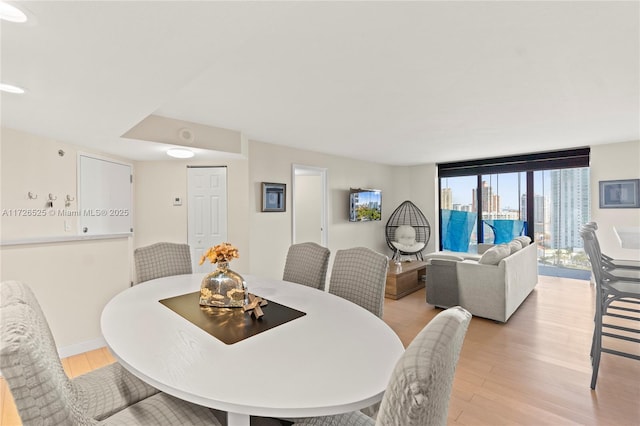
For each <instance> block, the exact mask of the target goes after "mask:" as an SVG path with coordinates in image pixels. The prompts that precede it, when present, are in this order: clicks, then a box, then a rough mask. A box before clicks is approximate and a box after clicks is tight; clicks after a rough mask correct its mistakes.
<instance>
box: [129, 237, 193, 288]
mask: <svg viewBox="0 0 640 426" xmlns="http://www.w3.org/2000/svg"><path fill="white" fill-rule="evenodd" d="M133 258H134V261H135V265H136V284H138V283H141V282H144V281H149V280H153V279H155V278H162V277H169V276H172V275H181V274H191V273H192V272H193V268H192V266H191V249H190V248H189V245H188V244H178V243H167V242H161V243H155V244H151V245H149V246H146V247H138V248H137V249H135V250H134V251H133Z"/></svg>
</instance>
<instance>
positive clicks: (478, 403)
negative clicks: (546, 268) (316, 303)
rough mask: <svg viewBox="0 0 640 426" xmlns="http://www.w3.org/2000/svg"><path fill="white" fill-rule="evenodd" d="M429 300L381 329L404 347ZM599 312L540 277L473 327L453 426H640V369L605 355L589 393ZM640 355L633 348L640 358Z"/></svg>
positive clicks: (413, 299) (91, 357)
mask: <svg viewBox="0 0 640 426" xmlns="http://www.w3.org/2000/svg"><path fill="white" fill-rule="evenodd" d="M424 300H425V294H424V290H420V291H418V292H415V293H413V294H411V295H409V296H406V297H404V298H402V299H399V300H390V299H386V300H385V315H384V320H385V321H386V322H387V323H388V324H389V325H390V326H391V327H392V328H393V329H394V330H395V331H396V333H398V335H399V336H400V339H401V340H402V342H403V343H404V344H405V346H406V345H408V344H409V343H410V342H411V340H412V339H413V337H414V336H415V335H416V334H417V333H418V332H419V331H420V330H421V329H422V327H424V325H425V324H426V323H427V322H429V320H430V319H431V318H433V317H434V316H435V315H436V314H437V313H438V312H440V309H437V308H434V307H433V306H431V305H428V304H426V303H425V301H424ZM593 304H594V303H593V287H592V286H591V285H590V284H589V282H587V281H580V280H571V279H562V278H553V277H545V276H540V279H539V283H538V285H537V287H536V289H535V290H534V291H533V293H532V294H531V295H530V296H529V297H528V298H527V300H526V301H525V302H524V304H523V305H522V306H521V307H520V308H519V309H518V310H517V311H516V313H515V314H514V315H513V316H512V317H511V318H510V319H509V322H508V323H507V324H498V323H495V322H493V321H490V320H485V319H482V318H473V319H472V321H471V325H470V326H469V330H468V332H467V336H466V338H465V342H464V346H463V348H462V353H461V355H460V361H459V364H458V368H457V371H456V378H455V381H454V385H453V392H452V397H451V403H450V407H449V424H450V425H536V426H537V425H573V424H579V425H612V426H613V425H615V426H622V425H629V426H631V425H635V426H637V425H640V362H638V361H635V360H631V359H627V358H621V357H617V356H614V355H609V354H603V355H602V361H601V364H600V373H599V377H598V385H597V388H596V390H595V391H592V390H591V389H590V388H589V384H590V379H591V363H590V359H589V349H590V345H591V333H592V329H593ZM626 345H627V348H629V346H628V345H633V344H626ZM638 346H640V345H637V344H636V345H635V346H631V349H632V350H634V351H636V352H637V353H638V354H640V347H638ZM110 362H114V359H113V357H112V356H111V355H110V354H109V352H108V351H107V349H104V348H103V349H98V350H96V351H92V352H87V353H84V354H80V355H76V356H73V357H70V358H65V359H64V360H63V365H64V368H65V370H66V371H67V374H69V376H71V377H75V376H77V375H80V374H83V373H85V372H87V371H90V370H92V369H95V368H99V367H101V366H103V365H105V364H108V363H110ZM0 384H1V386H0V396H1V398H2V401H1V404H0V406H1V409H2V415H1V416H0V420H1V424H2V425H7V426H8V425H19V424H20V420H19V417H18V416H17V414H16V411H15V406H14V405H13V400H12V398H11V394H10V393H9V391H8V389H7V387H6V385H5V383H4V381H2V383H0ZM399 426H400V425H399Z"/></svg>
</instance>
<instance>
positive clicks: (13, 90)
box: [0, 83, 24, 94]
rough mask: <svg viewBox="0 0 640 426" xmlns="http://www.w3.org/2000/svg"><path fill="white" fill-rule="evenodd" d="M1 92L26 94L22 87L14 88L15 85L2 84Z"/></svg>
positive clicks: (0, 86) (0, 84) (0, 85)
mask: <svg viewBox="0 0 640 426" xmlns="http://www.w3.org/2000/svg"><path fill="white" fill-rule="evenodd" d="M0 91H2V92H7V93H18V94H22V93H24V89H23V88H22V87H18V86H14V85H13V84H6V83H0Z"/></svg>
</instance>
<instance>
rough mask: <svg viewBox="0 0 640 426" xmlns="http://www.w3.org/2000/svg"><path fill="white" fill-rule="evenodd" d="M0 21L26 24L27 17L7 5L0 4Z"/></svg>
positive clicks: (15, 8)
mask: <svg viewBox="0 0 640 426" xmlns="http://www.w3.org/2000/svg"><path fill="white" fill-rule="evenodd" d="M0 19H2V20H3V21H9V22H18V23H22V22H27V15H26V14H25V13H24V12H23V11H21V10H20V9H18V8H17V7H15V6H13V5H10V4H9V3H5V2H0Z"/></svg>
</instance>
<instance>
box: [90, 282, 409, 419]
mask: <svg viewBox="0 0 640 426" xmlns="http://www.w3.org/2000/svg"><path fill="white" fill-rule="evenodd" d="M203 276H204V274H192V275H176V276H172V277H165V278H159V279H156V280H151V281H147V282H144V283H141V284H138V285H136V286H133V287H131V288H129V289H127V290H125V291H123V292H122V293H120V294H118V295H116V296H115V297H114V298H113V299H111V300H110V301H109V303H107V305H106V306H105V308H104V310H103V312H102V317H101V328H102V333H103V336H104V338H105V340H106V343H107V346H108V347H109V349H110V350H111V352H112V353H113V355H114V356H115V358H116V359H117V360H118V361H119V362H120V363H121V364H122V365H123V366H124V367H125V368H126V369H127V370H129V371H130V372H131V373H133V374H134V375H136V376H138V377H139V378H140V379H142V380H144V381H145V382H147V383H149V384H150V385H152V386H154V387H156V388H157V389H159V390H161V391H163V392H166V393H168V394H170V395H173V396H175V397H177V398H180V399H183V400H186V401H190V402H193V403H196V404H200V405H204V406H207V407H211V408H215V409H219V410H223V411H226V412H227V413H228V414H227V421H228V424H229V426H240V425H241V426H248V425H249V420H250V416H251V415H256V416H268V417H284V418H295V417H309V416H320V415H331V414H338V413H344V412H348V411H353V410H358V409H361V408H364V407H367V406H369V405H372V404H374V403H376V402H379V401H380V400H381V399H382V395H383V393H384V390H385V388H386V386H387V382H388V380H389V377H390V376H391V372H392V370H393V368H394V366H395V364H396V362H397V360H398V359H399V357H400V356H401V355H402V353H403V352H404V347H403V345H402V343H401V341H400V339H399V338H398V336H397V335H396V334H395V332H394V331H393V330H392V329H391V328H390V327H389V326H388V325H387V324H386V323H385V322H384V321H382V320H381V319H380V318H378V317H377V316H375V315H373V314H372V313H370V312H369V311H367V310H365V309H363V308H361V307H360V306H358V305H356V304H354V303H352V302H349V301H347V300H345V299H342V298H340V297H337V296H334V295H332V294H329V293H327V292H324V291H320V290H316V289H313V288H310V287H305V286H303V285H300V284H295V283H290V282H286V281H280V280H273V279H265V278H260V277H257V276H249V275H246V276H244V278H245V280H246V282H247V286H248V289H249V292H251V293H253V294H256V295H258V296H260V297H263V298H265V299H267V300H269V301H274V302H277V303H279V304H282V305H285V306H288V307H290V308H293V309H297V310H299V311H302V312H304V313H306V315H304V316H302V317H299V318H296V319H294V320H292V321H290V322H287V323H284V324H282V325H279V326H277V327H275V328H271V329H268V330H266V331H264V332H261V333H259V334H256V335H254V336H251V337H248V338H246V339H244V340H241V341H239V342H237V343H234V344H230V345H227V344H225V343H223V342H222V341H220V340H218V339H217V338H215V337H213V336H212V335H210V334H209V333H207V332H206V331H203V330H202V329H200V328H199V327H197V326H196V325H194V324H192V323H191V322H190V321H188V320H186V319H185V318H183V317H182V316H180V315H178V314H177V313H176V312H174V311H172V310H171V309H169V308H167V307H166V306H164V305H163V304H161V303H160V302H159V301H160V300H162V299H166V298H171V297H174V296H179V295H183V294H186V293H193V292H195V291H198V290H199V288H200V282H201V280H202V278H203ZM264 314H265V316H266V315H269V309H268V305H267V306H266V307H265V308H264ZM247 315H248V314H247Z"/></svg>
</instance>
